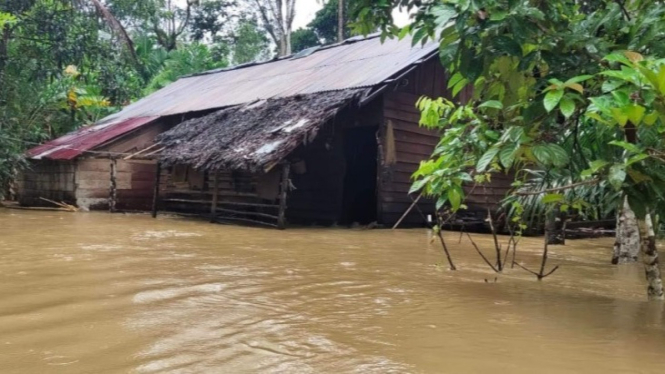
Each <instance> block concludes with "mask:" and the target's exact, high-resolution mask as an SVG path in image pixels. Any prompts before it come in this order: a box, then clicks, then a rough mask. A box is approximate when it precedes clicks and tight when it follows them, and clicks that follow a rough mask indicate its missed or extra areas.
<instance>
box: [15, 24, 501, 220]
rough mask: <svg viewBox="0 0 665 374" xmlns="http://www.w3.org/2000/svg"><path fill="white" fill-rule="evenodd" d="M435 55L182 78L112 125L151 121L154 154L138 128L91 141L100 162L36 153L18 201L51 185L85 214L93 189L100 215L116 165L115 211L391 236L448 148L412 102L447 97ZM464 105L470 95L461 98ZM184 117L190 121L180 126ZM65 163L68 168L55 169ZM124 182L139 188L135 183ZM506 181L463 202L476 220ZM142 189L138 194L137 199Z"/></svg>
mask: <svg viewBox="0 0 665 374" xmlns="http://www.w3.org/2000/svg"><path fill="white" fill-rule="evenodd" d="M437 53H438V45H436V44H427V45H417V46H414V47H412V46H411V41H410V40H408V39H407V40H402V41H397V40H386V41H385V42H384V43H382V42H381V41H380V38H378V37H369V38H353V39H350V40H347V41H345V42H343V43H340V44H337V45H333V46H329V47H323V48H318V49H311V50H306V51H303V52H301V53H299V54H297V55H294V56H289V57H285V58H280V59H276V60H273V61H269V62H265V63H255V64H248V65H243V66H238V67H234V68H230V69H222V70H216V71H211V72H206V73H203V74H199V75H195V76H190V77H185V78H182V79H180V80H178V81H177V82H175V83H173V84H171V85H169V86H167V87H166V88H164V89H162V90H160V91H157V92H156V93H154V94H152V95H150V96H148V97H146V98H144V99H142V100H140V101H138V102H137V103H135V104H132V105H130V106H128V107H127V108H125V109H124V110H123V111H121V112H119V113H118V114H116V115H114V116H112V117H111V118H109V119H107V120H106V121H105V123H109V121H110V122H113V123H125V122H126V121H135V120H140V121H146V122H145V124H143V125H141V126H139V127H138V128H140V129H142V130H141V131H144V132H145V133H146V134H147V132H150V134H151V135H157V134H161V135H159V136H157V143H155V142H154V139H150V140H149V141H148V140H147V138H150V135H146V137H147V138H146V141H145V142H143V141H132V139H135V138H136V137H137V135H138V134H139V132H137V131H134V130H132V131H129V132H123V133H122V136H119V137H116V138H114V140H113V141H106V142H95V143H96V145H95V146H94V147H90V148H88V150H89V151H93V152H95V153H94V154H93V153H91V152H85V151H84V152H81V154H78V155H77V156H76V157H74V158H73V159H63V160H61V159H59V158H57V157H53V156H54V155H55V156H58V155H59V152H60V151H62V150H60V149H58V147H59V144H60V142H59V141H58V140H56V141H55V142H52V143H51V144H50V145H49V148H46V149H37V150H33V151H31V156H32V158H37V159H38V160H34V161H33V162H36V163H37V164H38V166H36V167H35V168H33V172H31V173H30V174H32V175H31V176H30V174H26V177H27V178H24V182H23V186H24V188H23V195H22V201H26V200H29V199H33V200H34V199H35V198H38V197H39V196H42V194H44V193H45V192H46V189H47V187H48V188H52V189H53V190H54V194H53V195H49V196H52V197H53V198H54V200H66V199H70V200H71V201H74V202H76V201H79V203H80V199H85V198H88V197H85V196H88V195H89V193H88V192H87V191H86V192H83V191H85V190H86V189H87V188H85V187H81V186H97V187H98V192H99V194H96V195H94V197H91V198H94V199H100V200H95V203H96V204H97V205H99V206H100V207H104V204H103V201H102V199H104V198H106V199H107V203H106V206H108V205H109V204H111V203H110V202H111V201H113V196H112V195H113V193H112V192H111V191H112V190H113V188H110V187H109V186H111V185H112V183H111V182H109V180H108V179H107V180H106V185H107V188H106V189H105V192H106V196H105V197H104V196H102V195H103V192H104V188H102V187H103V185H104V183H102V182H101V181H100V182H99V184H96V183H93V182H90V180H91V178H92V177H95V178H101V177H102V176H103V173H106V174H107V175H110V173H112V170H111V169H112V167H111V164H112V163H111V162H110V160H111V159H112V158H113V159H115V160H116V161H115V162H117V163H118V164H117V165H116V166H115V167H113V168H115V170H116V171H115V173H122V172H125V173H127V174H126V175H124V176H122V178H125V179H124V180H125V182H122V183H119V179H118V178H120V177H117V178H116V180H115V183H116V184H117V186H116V190H117V197H116V200H115V202H114V203H112V204H111V205H113V204H115V205H116V206H117V207H118V208H120V207H121V206H122V200H123V199H122V196H123V194H124V196H128V197H129V196H136V200H135V202H136V205H132V206H135V207H140V208H142V209H145V208H146V207H147V206H148V205H153V208H154V209H155V211H156V210H157V209H159V210H168V211H176V212H189V213H203V214H206V215H211V216H212V217H213V218H214V219H215V220H236V221H251V222H262V223H264V224H269V225H275V226H280V227H283V226H284V225H285V224H286V222H290V223H295V224H332V223H340V224H345V223H348V224H350V223H353V222H359V223H365V224H366V223H370V222H378V223H380V224H385V225H391V224H393V223H395V222H396V221H397V220H398V219H399V218H400V216H401V215H402V214H403V213H404V212H405V211H407V209H408V208H409V206H410V205H411V204H412V201H413V199H414V198H415V196H409V195H408V191H409V188H410V185H411V174H412V173H413V172H414V171H415V170H416V169H417V167H418V165H419V163H420V161H422V160H425V159H427V158H428V157H429V156H430V154H431V152H432V150H433V148H434V146H435V145H436V144H437V142H438V140H439V136H438V134H436V133H435V132H432V131H429V130H426V129H424V128H422V127H419V125H418V121H419V116H420V115H419V112H418V110H417V109H416V107H415V103H416V101H417V100H418V98H420V97H421V96H423V95H426V96H432V97H439V96H445V97H448V98H450V96H451V95H450V93H449V92H448V90H447V89H446V86H447V75H446V72H445V71H444V69H443V68H442V67H441V65H440V63H439V60H438V54H437ZM465 95H468V91H465V92H463V93H462V95H461V97H458V98H456V99H457V100H465V99H466V97H465ZM183 116H186V117H187V118H189V119H187V120H184V121H182V120H183V119H186V118H185V117H183ZM167 130H168V131H167ZM120 139H125V143H124V144H125V145H124V146H122V147H119V146H118V144H120V143H119V141H120ZM65 143H66V142H65ZM139 143H140V144H139ZM72 148H80V147H72ZM84 148H85V147H84ZM54 149H55V150H54ZM49 152H50V153H49ZM103 152H107V153H108V154H106V155H105V154H104V153H103ZM113 152H115V153H113ZM115 154H117V155H118V157H114V155H115ZM134 154H138V156H134ZM120 155H121V156H122V157H120ZM91 157H92V158H95V159H99V158H100V157H101V158H102V159H105V160H106V161H104V162H106V164H107V165H108V166H109V168H108V169H104V170H97V169H95V170H94V172H95V173H96V174H94V175H93V174H90V173H87V172H93V171H89V170H87V169H85V168H86V167H87V166H85V165H86V164H87V163H89V162H90V160H89V158H91ZM72 160H73V161H72ZM58 161H63V162H60V163H58V165H59V166H57V167H54V166H52V165H55V164H53V162H58ZM95 162H99V163H100V164H101V163H103V162H102V161H98V160H96V161H95ZM155 162H159V167H156V166H155ZM128 165H129V166H128ZM135 165H144V166H135ZM134 168H136V170H134ZM143 168H145V169H143ZM99 169H102V168H101V167H99ZM77 172H78V173H77ZM84 173H85V174H84ZM50 174H58V175H57V176H52V175H50ZM63 174H66V175H67V176H66V177H62V176H61V175H63ZM134 175H136V176H134ZM63 178H64V179H63ZM72 178H73V182H71V183H69V184H67V183H64V184H63V183H62V182H57V183H58V186H61V185H64V186H65V187H67V189H65V188H60V187H58V188H53V186H54V182H53V181H60V180H61V179H62V180H72ZM127 178H129V180H131V181H132V182H133V181H136V182H137V183H136V184H127V183H126V180H127ZM100 180H101V179H100ZM148 180H150V183H149V182H148ZM509 183H510V181H508V180H507V179H501V178H495V181H494V184H493V185H492V186H490V187H489V188H486V189H483V190H482V191H481V190H475V191H474V193H473V194H472V195H471V196H469V198H468V199H467V205H469V208H470V211H471V212H485V211H486V209H487V208H488V207H490V208H493V207H495V206H496V204H497V202H498V201H499V200H500V199H501V198H503V196H504V195H505V193H506V191H507V189H508V187H509ZM72 186H73V187H74V190H75V191H74V192H72V191H71V187H72ZM135 186H136V189H137V191H136V193H132V192H130V191H131V190H133V189H135ZM28 187H30V188H28ZM97 187H95V188H97ZM121 187H124V188H121ZM65 190H66V191H65ZM139 190H140V192H139ZM49 191H50V190H49ZM121 191H125V192H121ZM58 194H60V195H58ZM139 196H140V197H139ZM153 197H154V201H153ZM128 201H129V200H128ZM153 203H154V204H153ZM91 206H96V205H95V204H93V205H91ZM417 208H418V209H413V210H412V211H411V212H410V213H409V214H408V215H407V216H406V219H405V220H404V224H410V225H421V224H423V223H424V220H425V218H424V217H425V216H426V215H427V214H432V213H433V209H434V207H433V203H432V202H431V201H428V200H426V199H421V200H420V201H419V203H418V204H417ZM482 214H484V213H479V215H482Z"/></svg>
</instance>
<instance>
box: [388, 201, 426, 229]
mask: <svg viewBox="0 0 665 374" xmlns="http://www.w3.org/2000/svg"><path fill="white" fill-rule="evenodd" d="M422 197H423V192H421V193H420V195H418V197H417V198H416V199H415V200H413V202H412V203H411V205H410V206H409V209H407V210H406V211H405V212H404V214H402V216H401V217H399V219H398V220H397V222H396V223H395V225H394V226H393V230H395V229H396V228H397V227H398V226H399V224H400V223H402V221H403V220H404V218H406V216H407V215H409V213H411V210H412V209H413V207H414V206H416V205H417V204H418V201H420V199H421V198H422Z"/></svg>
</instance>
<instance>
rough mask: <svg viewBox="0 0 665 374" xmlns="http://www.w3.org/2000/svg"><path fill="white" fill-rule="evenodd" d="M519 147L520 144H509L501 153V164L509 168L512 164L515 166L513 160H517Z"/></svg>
mask: <svg viewBox="0 0 665 374" xmlns="http://www.w3.org/2000/svg"><path fill="white" fill-rule="evenodd" d="M518 149H519V145H518V144H514V145H509V146H507V147H505V148H503V149H502V150H501V153H499V161H501V165H503V167H505V168H506V169H509V168H510V167H511V166H513V162H515V153H516V151H517V150H518Z"/></svg>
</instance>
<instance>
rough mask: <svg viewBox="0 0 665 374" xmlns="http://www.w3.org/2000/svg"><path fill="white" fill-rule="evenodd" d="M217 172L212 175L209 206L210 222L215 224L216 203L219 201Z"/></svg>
mask: <svg viewBox="0 0 665 374" xmlns="http://www.w3.org/2000/svg"><path fill="white" fill-rule="evenodd" d="M217 174H218V173H217V171H215V172H214V173H213V174H212V204H211V206H210V222H215V216H216V215H217V202H218V201H219V178H218V175H217Z"/></svg>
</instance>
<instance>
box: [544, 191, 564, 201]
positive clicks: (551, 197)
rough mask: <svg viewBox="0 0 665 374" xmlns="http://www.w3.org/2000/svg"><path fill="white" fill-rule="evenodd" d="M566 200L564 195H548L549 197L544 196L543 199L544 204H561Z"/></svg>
mask: <svg viewBox="0 0 665 374" xmlns="http://www.w3.org/2000/svg"><path fill="white" fill-rule="evenodd" d="M564 200H565V197H564V196H563V195H562V194H558V193H551V194H547V195H545V196H543V198H542V199H541V201H542V202H543V204H552V203H558V202H561V201H564Z"/></svg>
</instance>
